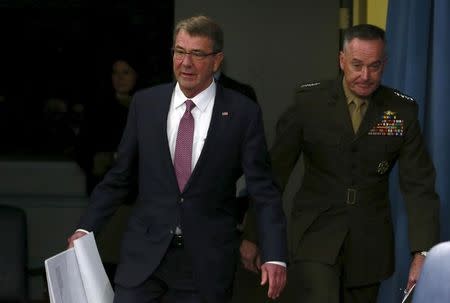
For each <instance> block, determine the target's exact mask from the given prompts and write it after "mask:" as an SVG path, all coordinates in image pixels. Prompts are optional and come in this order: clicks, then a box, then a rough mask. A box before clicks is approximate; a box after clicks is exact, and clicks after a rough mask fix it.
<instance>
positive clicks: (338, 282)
mask: <svg viewBox="0 0 450 303" xmlns="http://www.w3.org/2000/svg"><path fill="white" fill-rule="evenodd" d="M343 42H344V43H343V49H342V51H341V52H340V55H339V63H340V68H341V70H342V72H343V75H342V76H341V77H340V78H339V79H337V80H333V81H321V82H313V83H308V84H304V85H302V86H301V87H300V89H299V90H298V94H297V100H296V102H295V104H294V105H293V106H292V107H291V108H289V109H288V110H287V111H286V113H285V114H284V115H282V117H281V118H280V119H279V121H278V124H277V134H276V139H275V143H274V145H273V148H272V150H271V152H270V154H271V158H272V164H273V170H274V173H275V175H276V176H277V178H278V181H279V184H280V185H281V187H282V188H284V187H285V186H286V184H287V182H288V179H289V176H290V175H291V172H292V170H293V168H294V166H295V163H296V162H297V160H298V158H299V157H300V155H301V154H303V157H304V167H305V171H304V177H303V181H302V184H301V187H300V190H299V192H298V193H297V195H296V197H295V198H294V203H293V208H292V213H291V223H292V226H291V235H292V236H291V246H290V256H291V263H290V268H289V277H290V281H291V284H290V286H291V287H290V289H289V290H290V291H287V292H286V293H289V294H291V293H292V295H290V298H295V302H302V303H313V302H314V303H338V302H345V303H362V302H364V303H370V302H376V299H377V294H378V289H379V286H380V282H381V281H383V280H384V279H386V278H388V277H389V276H390V275H391V274H392V273H393V271H394V264H395V260H394V244H395V243H394V233H393V227H392V219H391V212H390V201H389V175H390V172H391V170H392V168H393V167H394V165H395V164H396V163H398V164H399V181H400V188H401V190H402V192H403V196H404V199H405V203H406V209H407V214H408V222H409V225H408V226H409V245H410V249H411V258H412V261H411V266H410V271H409V276H408V282H407V285H406V289H410V288H411V287H412V285H414V284H415V283H416V281H417V279H418V278H419V275H420V271H421V269H422V265H423V263H424V259H425V256H426V252H427V250H429V249H430V248H431V247H432V246H433V245H434V244H436V243H437V242H438V240H439V197H438V195H437V194H436V192H435V170H434V167H433V164H432V161H431V159H430V157H429V155H428V153H427V151H426V148H425V142H424V140H423V138H422V134H421V130H420V126H419V121H418V106H417V103H416V102H415V101H414V100H413V99H412V98H411V97H408V96H406V95H404V94H402V93H401V92H399V91H397V90H395V89H392V88H389V87H385V86H383V85H381V84H380V82H381V77H382V74H383V68H384V66H385V64H386V60H387V58H386V50H385V48H386V42H385V39H384V31H383V30H382V29H380V28H378V27H376V26H373V25H369V24H361V25H356V26H354V27H351V28H349V29H348V30H347V31H346V33H345V35H344V41H343ZM249 217H251V216H249ZM248 221H249V224H248V225H247V228H248V230H247V234H246V239H247V240H244V241H243V243H242V246H241V251H242V256H243V262H244V264H246V266H247V268H248V269H250V270H255V269H256V267H257V266H258V264H257V258H258V249H257V247H256V245H255V243H256V240H254V239H253V240H252V238H254V236H252V233H251V231H252V228H254V227H252V225H254V223H252V222H251V220H248ZM291 291H292V292H291Z"/></svg>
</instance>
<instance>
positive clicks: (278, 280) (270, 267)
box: [261, 263, 286, 299]
mask: <svg viewBox="0 0 450 303" xmlns="http://www.w3.org/2000/svg"><path fill="white" fill-rule="evenodd" d="M267 282H269V290H268V291H267V296H268V297H269V298H270V299H277V298H278V297H279V296H280V293H281V292H282V291H283V289H284V287H285V286H286V267H284V266H282V265H278V264H273V263H264V264H263V265H262V266H261V285H265V284H266V283H267Z"/></svg>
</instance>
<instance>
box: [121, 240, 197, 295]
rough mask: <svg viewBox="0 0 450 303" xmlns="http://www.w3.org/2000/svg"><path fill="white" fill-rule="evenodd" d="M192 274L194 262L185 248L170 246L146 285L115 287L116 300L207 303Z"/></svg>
mask: <svg viewBox="0 0 450 303" xmlns="http://www.w3.org/2000/svg"><path fill="white" fill-rule="evenodd" d="M205 302H206V301H205V300H204V299H203V298H202V297H201V296H200V293H199V291H198V289H197V287H196V285H195V282H194V280H193V275H192V264H191V260H190V257H189V255H188V253H187V251H186V250H185V249H184V248H183V247H173V246H171V247H169V249H168V250H167V252H166V254H165V256H164V258H163V259H162V261H161V263H160V265H159V266H158V268H157V269H156V270H155V272H154V273H153V274H152V275H151V276H150V278H149V279H147V281H145V282H144V283H143V284H141V285H138V286H137V287H133V288H125V287H122V286H120V285H116V286H115V296H114V303H205Z"/></svg>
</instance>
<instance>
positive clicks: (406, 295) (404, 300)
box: [402, 284, 416, 303]
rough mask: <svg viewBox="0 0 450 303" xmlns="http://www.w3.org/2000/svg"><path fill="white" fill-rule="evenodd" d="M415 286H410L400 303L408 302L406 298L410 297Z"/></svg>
mask: <svg viewBox="0 0 450 303" xmlns="http://www.w3.org/2000/svg"><path fill="white" fill-rule="evenodd" d="M415 286H416V284H413V286H411V288H410V289H409V290H408V291H407V292H406V293H405V296H404V297H403V300H402V303H406V301H407V300H408V298H410V296H411V295H412V293H413V290H414V287H415Z"/></svg>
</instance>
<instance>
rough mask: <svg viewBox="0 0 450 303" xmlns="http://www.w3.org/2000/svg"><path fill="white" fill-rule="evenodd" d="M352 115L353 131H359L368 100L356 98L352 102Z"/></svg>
mask: <svg viewBox="0 0 450 303" xmlns="http://www.w3.org/2000/svg"><path fill="white" fill-rule="evenodd" d="M349 106H350V116H351V118H352V124H353V131H354V132H355V134H356V132H357V131H358V128H359V126H360V125H361V121H362V119H363V117H364V113H365V106H366V101H365V100H361V99H358V98H355V99H353V100H352V102H350V104H349Z"/></svg>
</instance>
